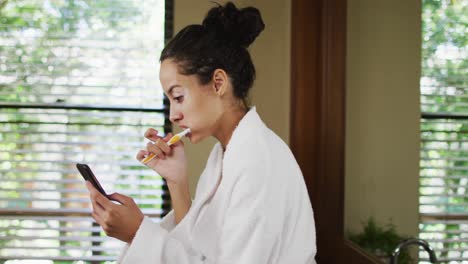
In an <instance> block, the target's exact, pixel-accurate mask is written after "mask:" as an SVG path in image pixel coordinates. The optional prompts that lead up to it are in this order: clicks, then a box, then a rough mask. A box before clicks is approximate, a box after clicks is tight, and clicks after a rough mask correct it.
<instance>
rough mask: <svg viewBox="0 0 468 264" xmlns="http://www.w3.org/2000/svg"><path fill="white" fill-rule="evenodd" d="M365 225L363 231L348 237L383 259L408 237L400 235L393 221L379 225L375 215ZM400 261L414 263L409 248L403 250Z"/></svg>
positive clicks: (403, 263) (407, 263)
mask: <svg viewBox="0 0 468 264" xmlns="http://www.w3.org/2000/svg"><path fill="white" fill-rule="evenodd" d="M363 227H364V228H363V231H362V232H360V233H357V234H354V233H349V234H348V238H349V239H350V240H351V241H352V242H354V243H356V244H357V245H359V246H360V247H362V248H363V249H365V250H367V251H369V252H371V253H372V254H374V255H376V256H378V257H380V258H383V259H388V258H389V257H390V256H391V254H392V252H393V250H394V249H395V248H396V246H397V245H398V244H399V243H400V242H401V241H402V240H404V239H407V238H408V237H404V236H401V235H399V234H398V233H397V232H396V229H395V226H394V225H393V224H392V223H389V224H388V225H386V226H379V225H378V224H377V223H376V221H375V219H374V218H373V217H370V218H369V219H368V220H367V222H366V223H363ZM398 263H401V264H405V263H406V264H409V263H413V262H412V258H411V256H410V254H409V251H408V249H403V250H402V251H401V254H400V256H399V258H398Z"/></svg>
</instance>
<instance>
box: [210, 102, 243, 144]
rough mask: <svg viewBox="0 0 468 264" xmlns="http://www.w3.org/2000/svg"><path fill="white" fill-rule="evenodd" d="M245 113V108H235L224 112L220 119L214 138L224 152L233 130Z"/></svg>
mask: <svg viewBox="0 0 468 264" xmlns="http://www.w3.org/2000/svg"><path fill="white" fill-rule="evenodd" d="M246 113H247V109H246V108H236V109H231V110H230V111H226V112H225V113H224V115H223V117H222V118H221V120H222V121H221V123H220V124H219V127H218V129H217V130H216V133H215V134H214V137H215V138H216V139H218V141H219V142H220V143H221V146H222V147H223V150H224V151H225V150H226V146H227V144H228V143H229V140H231V137H232V134H233V133H234V130H235V129H236V127H237V125H238V124H239V122H240V121H241V119H242V118H243V117H244V116H245V114H246Z"/></svg>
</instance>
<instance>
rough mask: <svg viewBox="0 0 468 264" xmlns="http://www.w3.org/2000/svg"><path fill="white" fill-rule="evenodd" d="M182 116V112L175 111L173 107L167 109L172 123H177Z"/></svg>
mask: <svg viewBox="0 0 468 264" xmlns="http://www.w3.org/2000/svg"><path fill="white" fill-rule="evenodd" d="M182 117H183V115H182V112H180V111H179V110H177V109H175V108H174V107H172V106H171V107H170V109H169V120H171V122H172V123H177V122H179V121H180V120H181V119H182Z"/></svg>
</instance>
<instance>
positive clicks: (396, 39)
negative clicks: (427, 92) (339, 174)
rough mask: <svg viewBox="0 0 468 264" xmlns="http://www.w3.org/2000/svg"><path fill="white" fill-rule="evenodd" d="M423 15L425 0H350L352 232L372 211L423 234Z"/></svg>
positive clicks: (348, 218)
mask: <svg viewBox="0 0 468 264" xmlns="http://www.w3.org/2000/svg"><path fill="white" fill-rule="evenodd" d="M420 14H421V3H420V1H373V0H357V1H348V7H347V59H346V60H347V62H346V89H347V91H346V136H345V137H346V148H345V149H346V152H345V204H344V206H345V215H344V227H345V233H347V236H348V238H349V232H351V233H354V234H357V233H359V232H362V231H363V224H366V223H367V221H368V220H369V219H370V218H371V217H372V218H373V219H374V220H375V223H376V224H377V225H379V226H381V227H384V228H385V227H386V225H389V224H392V225H394V226H395V229H396V231H397V232H398V233H399V234H401V235H405V236H410V237H417V236H418V219H419V215H418V199H419V198H418V196H419V192H418V185H419V184H418V181H419V146H420V137H419V126H420V125H419V123H420V103H419V102H420V98H419V79H420V65H421V15H420ZM354 238H355V237H354Z"/></svg>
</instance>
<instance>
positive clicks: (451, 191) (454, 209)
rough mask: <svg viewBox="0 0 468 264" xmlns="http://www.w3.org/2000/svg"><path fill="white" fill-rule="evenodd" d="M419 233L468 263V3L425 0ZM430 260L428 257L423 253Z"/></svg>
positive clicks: (448, 256)
mask: <svg viewBox="0 0 468 264" xmlns="http://www.w3.org/2000/svg"><path fill="white" fill-rule="evenodd" d="M422 19H423V40H422V44H423V49H422V52H423V53H422V54H423V56H422V76H421V112H422V116H421V171H420V207H419V208H420V219H421V220H420V225H419V227H420V228H419V229H420V231H419V232H420V233H419V234H420V237H421V238H423V239H426V240H427V241H429V242H430V244H431V245H432V246H433V247H434V249H435V250H436V251H437V256H438V258H439V260H440V261H441V263H462V262H463V263H465V262H468V191H467V186H468V96H467V93H466V91H467V90H468V82H467V80H468V78H467V76H468V75H467V69H468V61H467V55H468V49H467V47H468V43H467V38H466V33H467V28H466V23H467V21H468V1H466V0H424V1H423V8H422ZM420 257H421V258H422V259H425V260H426V261H427V255H426V254H422V253H421V256H420Z"/></svg>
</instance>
